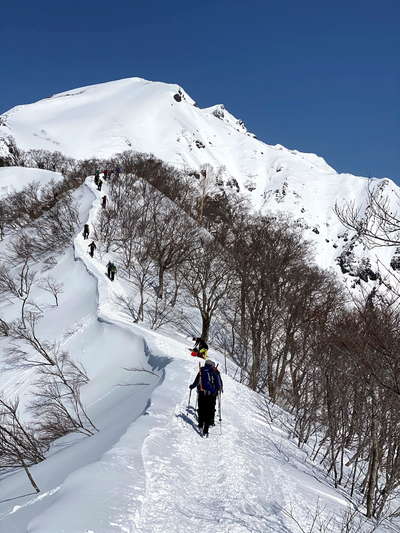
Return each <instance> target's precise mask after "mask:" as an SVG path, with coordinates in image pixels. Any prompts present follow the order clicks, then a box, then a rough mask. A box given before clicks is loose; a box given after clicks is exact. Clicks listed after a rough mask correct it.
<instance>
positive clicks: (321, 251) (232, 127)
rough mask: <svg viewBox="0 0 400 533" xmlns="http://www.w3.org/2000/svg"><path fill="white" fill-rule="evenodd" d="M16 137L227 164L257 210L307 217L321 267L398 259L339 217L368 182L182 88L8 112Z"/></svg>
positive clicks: (360, 199)
mask: <svg viewBox="0 0 400 533" xmlns="http://www.w3.org/2000/svg"><path fill="white" fill-rule="evenodd" d="M9 136H12V137H14V138H15V141H16V144H17V146H18V147H19V148H22V149H30V148H44V149H47V150H53V151H54V150H59V151H61V152H63V153H64V154H66V155H68V156H72V157H75V158H89V157H92V156H97V157H109V156H112V155H113V154H115V153H116V152H121V151H123V150H126V149H133V150H137V151H141V152H149V153H153V154H155V155H156V156H157V157H159V158H161V159H163V160H165V161H167V162H170V163H173V164H174V165H177V166H179V167H185V166H186V167H190V168H198V167H199V166H200V165H201V164H204V163H210V164H211V165H213V166H214V167H216V168H217V167H221V166H222V167H224V171H223V172H222V177H223V178H225V179H224V181H225V187H229V183H231V186H232V182H229V179H230V178H232V177H233V178H235V179H236V180H237V183H238V186H239V189H240V193H241V194H243V195H245V196H246V197H248V198H249V200H250V202H251V205H252V206H253V208H254V210H259V209H261V210H262V211H264V212H265V211H271V210H272V211H277V210H278V211H283V212H285V213H289V214H290V215H292V216H293V217H294V218H295V219H300V220H301V222H300V224H301V226H302V227H303V228H305V235H306V237H307V238H310V239H311V240H312V241H313V242H314V243H315V246H316V256H317V261H318V263H319V264H320V265H321V266H323V267H327V268H334V269H335V270H336V272H337V273H338V274H340V275H341V271H340V269H339V267H338V266H337V261H338V257H339V256H342V257H345V258H346V262H347V264H348V265H349V270H351V271H352V272H357V269H359V268H361V269H362V263H365V262H367V261H368V260H369V261H370V264H371V269H372V270H373V271H376V270H377V261H378V260H381V261H383V263H384V264H385V265H388V264H389V263H390V258H391V256H392V255H393V250H390V249H386V250H381V251H379V252H377V253H375V252H372V253H371V252H369V251H368V250H365V249H364V247H363V246H362V244H361V243H360V242H358V241H357V240H356V239H353V240H352V237H353V235H351V234H350V235H349V234H348V233H346V232H345V230H344V228H343V226H342V225H341V224H340V223H339V222H338V221H337V219H336V217H335V215H334V213H333V207H334V205H335V202H338V203H341V202H343V201H345V200H354V201H355V203H356V204H357V205H364V206H365V201H366V193H367V181H368V180H367V179H366V178H359V177H355V176H352V175H350V174H338V173H337V172H336V171H335V170H334V169H333V168H332V167H330V166H329V165H328V164H327V163H326V162H325V161H324V160H323V159H322V158H321V157H318V156H316V155H314V154H305V153H301V152H298V151H296V150H288V149H286V148H284V147H283V146H280V145H277V146H270V145H267V144H265V143H263V142H261V141H259V140H257V139H256V138H255V137H254V135H253V134H251V133H249V132H247V130H246V128H245V126H244V124H243V122H242V121H240V120H238V119H236V118H235V117H234V116H233V115H231V114H230V113H229V112H228V111H227V110H226V109H225V108H224V106H223V105H216V106H213V107H209V108H206V109H200V108H199V107H197V106H196V104H195V103H194V101H193V100H192V99H191V98H190V96H188V95H187V94H186V93H185V91H184V90H183V89H182V88H181V87H179V86H177V85H172V84H166V83H159V82H150V81H146V80H143V79H140V78H128V79H123V80H118V81H113V82H109V83H102V84H98V85H92V86H88V87H82V88H79V89H73V90H70V91H66V92H63V93H60V94H56V95H54V96H52V97H49V98H46V99H44V100H40V101H38V102H36V103H33V104H29V105H22V106H17V107H15V108H13V109H11V110H10V111H8V112H7V113H5V114H4V115H1V116H0V145H1V144H2V141H1V139H2V138H3V139H4V138H7V137H9ZM2 150H3V151H4V150H7V147H6V146H5V144H4V143H3V144H2ZM0 152H1V150H0ZM378 184H379V186H380V187H383V189H384V191H386V192H387V193H389V194H390V195H392V196H395V195H396V194H398V193H399V189H398V187H397V186H396V185H395V184H394V183H393V182H392V181H390V180H388V179H385V180H376V184H375V185H378ZM233 186H234V185H233ZM349 248H350V249H349ZM360 265H361V267H360Z"/></svg>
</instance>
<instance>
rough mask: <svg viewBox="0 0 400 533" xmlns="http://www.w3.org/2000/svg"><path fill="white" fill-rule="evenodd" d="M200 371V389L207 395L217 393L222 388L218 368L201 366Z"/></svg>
mask: <svg viewBox="0 0 400 533" xmlns="http://www.w3.org/2000/svg"><path fill="white" fill-rule="evenodd" d="M200 372H201V376H200V377H201V388H202V390H203V391H204V392H205V393H206V394H208V395H211V394H218V392H219V391H220V390H221V388H222V384H221V378H220V376H219V372H218V370H215V369H213V368H211V367H210V366H203V367H202V368H201V370H200Z"/></svg>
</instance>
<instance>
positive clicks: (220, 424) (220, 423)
mask: <svg viewBox="0 0 400 533" xmlns="http://www.w3.org/2000/svg"><path fill="white" fill-rule="evenodd" d="M221 415H222V413H221V393H219V394H218V416H219V431H220V435H222V416H221Z"/></svg>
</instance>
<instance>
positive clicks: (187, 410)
mask: <svg viewBox="0 0 400 533" xmlns="http://www.w3.org/2000/svg"><path fill="white" fill-rule="evenodd" d="M191 396H192V389H190V392H189V401H188V404H187V407H186V413H188V412H189V407H190V398H191Z"/></svg>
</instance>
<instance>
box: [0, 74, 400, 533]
mask: <svg viewBox="0 0 400 533" xmlns="http://www.w3.org/2000/svg"><path fill="white" fill-rule="evenodd" d="M0 119H1V120H0V146H1V150H2V151H1V152H0V157H1V162H2V164H3V166H22V167H29V168H39V169H47V170H51V171H53V172H59V173H61V174H63V176H64V178H63V179H62V180H61V181H58V182H56V183H55V182H50V183H49V184H47V185H46V186H44V187H41V186H40V185H39V184H36V185H35V184H31V185H28V186H25V187H22V188H21V189H20V190H16V191H14V192H11V193H7V195H5V196H4V197H3V198H0V215H1V216H0V221H1V224H0V237H1V239H2V240H3V241H4V240H6V239H9V240H10V243H12V246H10V247H8V249H7V251H6V252H5V253H4V252H3V257H2V259H3V264H2V267H1V272H0V293H1V294H4V295H8V297H10V298H12V297H13V298H14V299H16V300H19V301H21V300H22V301H23V300H24V297H25V296H26V298H25V303H26V302H28V301H29V298H30V296H29V294H30V293H31V292H32V290H33V289H32V285H33V284H34V283H35V282H34V277H32V275H31V274H32V272H34V270H35V266H34V265H35V264H39V263H40V262H42V263H46V262H48V261H49V256H53V254H54V253H60V252H61V251H62V250H65V249H66V247H67V246H68V242H69V240H71V239H72V237H73V235H75V234H76V233H77V232H79V231H80V229H81V228H80V226H81V225H82V221H81V220H80V219H79V211H80V206H79V204H78V203H77V201H76V198H75V196H74V195H75V193H76V192H77V191H80V190H81V189H82V187H89V186H92V185H93V175H94V174H95V173H96V170H98V169H101V170H102V171H103V170H105V171H106V172H105V173H103V174H101V178H100V181H101V183H104V185H105V186H106V187H107V197H106V200H107V203H105V201H104V202H103V204H102V208H99V210H98V212H96V217H95V219H94V220H93V222H92V223H91V229H90V231H91V238H93V239H94V240H95V241H96V243H97V245H96V246H97V247H96V252H95V253H96V254H98V255H99V257H101V258H102V257H109V256H110V255H112V258H113V262H114V263H115V265H116V271H117V273H118V274H117V276H118V277H119V278H121V279H123V280H124V283H125V284H126V287H128V291H127V292H126V293H124V294H122V293H121V294H120V295H119V296H118V299H117V300H116V301H115V302H114V303H115V306H116V307H117V308H118V310H119V313H121V314H122V315H123V316H124V317H125V318H126V320H127V321H128V322H129V323H130V324H135V325H138V326H140V325H143V326H146V327H148V328H150V329H152V330H160V331H161V330H162V331H166V330H173V331H175V332H178V333H179V334H181V335H192V332H193V330H194V329H198V331H199V334H200V336H201V337H202V338H203V339H206V340H208V341H209V342H210V344H212V346H213V347H214V348H215V349H216V350H218V352H219V353H221V354H223V356H224V357H225V371H226V372H228V366H229V365H228V363H227V361H231V362H233V363H234V365H235V368H236V371H235V374H234V378H235V379H236V380H237V381H239V382H240V383H242V384H243V385H246V386H247V387H248V388H250V389H251V390H252V391H255V392H257V393H260V394H261V395H263V396H264V397H267V398H268V399H269V401H271V402H272V403H273V404H277V405H279V406H281V407H283V408H284V409H286V410H288V411H290V413H291V415H292V420H293V429H292V434H291V436H292V438H294V439H295V441H296V444H297V445H298V446H299V447H301V448H303V449H305V450H307V453H308V454H309V456H311V458H312V459H313V460H318V461H320V462H321V464H323V465H324V468H325V470H326V472H327V474H328V475H329V476H330V479H331V480H332V483H333V484H334V486H335V487H336V488H337V487H342V488H343V490H346V491H347V493H348V494H349V495H350V496H351V497H352V498H354V500H355V501H357V502H358V503H359V505H360V506H362V508H363V511H364V513H365V515H366V516H367V517H368V518H371V519H375V520H379V519H382V518H383V517H387V516H388V515H392V518H393V516H394V515H395V513H394V511H393V507H392V505H393V498H396V497H397V496H398V493H397V491H398V487H399V485H400V462H399V460H398V458H399V457H400V444H399V443H400V441H399V435H400V409H399V408H400V388H399V383H398V376H399V375H400V357H399V355H398V345H399V342H400V333H399V332H400V328H399V325H400V324H399V323H400V311H399V308H398V291H397V286H398V283H397V280H396V278H395V275H394V274H395V270H396V269H397V262H396V253H397V252H396V251H395V250H396V245H397V244H400V243H397V240H396V239H397V235H398V234H397V233H396V228H397V229H399V228H400V226H399V225H397V226H396V224H398V219H397V218H396V216H397V212H398V209H397V205H398V201H397V198H396V196H395V195H396V194H397V187H396V185H395V184H394V183H393V182H391V181H390V180H388V179H385V180H375V179H374V180H368V179H366V178H357V177H354V176H351V175H348V174H337V173H336V172H335V171H334V170H333V169H332V168H331V167H329V166H328V165H327V164H326V163H325V162H324V161H323V160H322V159H321V158H319V157H317V156H315V155H313V154H302V153H300V152H297V151H293V150H287V149H285V148H283V147H282V146H268V145H266V144H264V143H262V142H261V141H259V140H257V139H256V138H255V137H254V135H252V134H250V133H249V132H247V130H246V128H245V126H244V124H243V122H241V121H239V120H237V119H235V117H233V116H232V115H231V114H230V113H228V112H227V111H226V110H225V109H224V107H223V106H221V105H220V106H214V107H212V108H207V109H200V108H198V107H197V106H196V105H195V103H194V101H193V100H192V99H191V98H190V97H189V96H188V95H187V94H186V93H185V92H184V91H183V89H181V88H180V87H177V86H174V85H167V84H162V83H153V82H148V81H145V80H141V79H139V78H132V79H128V80H120V81H116V82H111V83H107V84H101V85H95V86H90V87H85V88H82V89H75V90H72V91H68V92H66V93H61V94H58V95H54V96H52V97H50V98H48V99H45V100H41V101H40V102H37V103H35V104H31V105H26V106H19V107H17V108H14V109H12V110H10V111H9V112H8V113H6V114H5V115H3V116H2V117H0ZM85 180H86V182H85ZM0 185H1V184H0ZM100 188H101V186H100ZM98 190H100V189H98ZM388 193H390V195H389V196H388ZM385 213H386V215H388V214H389V213H390V216H391V218H390V220H388V219H387V218H385ZM388 224H389V225H388ZM390 224H391V225H390ZM390 228H394V229H393V231H392V232H390ZM379 239H380V242H381V243H382V244H383V245H384V246H381V247H380V248H377V249H372V248H371V243H373V242H378V241H379ZM93 242H94V241H93ZM92 255H93V253H92ZM49 264H50V263H49ZM12 265H17V270H16V269H15V267H14V266H12ZM18 279H20V280H22V282H23V283H25V285H24V286H23V287H22V289H21V290H18V286H17V280H18ZM49 283H50V285H49ZM47 287H48V290H49V291H50V292H51V293H52V294H53V296H54V295H55V296H54V297H55V298H56V297H57V294H58V293H59V291H57V285H56V284H55V283H52V282H51V281H50V282H48V285H47ZM13 291H14V292H13ZM25 303H24V305H25ZM31 306H32V302H31ZM24 309H25V308H24V306H22V307H21V316H20V317H19V318H18V319H14V320H9V319H7V318H6V317H1V316H0V319H1V320H0V331H1V334H2V336H3V337H4V338H6V339H8V340H10V341H13V342H18V343H24V342H25V343H26V342H28V343H30V346H31V348H33V350H36V352H37V353H39V354H40V353H41V356H42V357H43V356H44V354H45V355H46V354H47V355H49V354H50V355H49V357H50V360H51V362H50V366H51V367H54V366H55V367H56V368H55V370H57V369H58V368H61V371H60V372H61V374H60V372H59V373H58V374H57V372H55V371H54V370H52V372H50V374H51V375H52V376H53V377H54V376H55V377H54V379H58V380H61V382H63V379H64V373H63V372H64V367H65V372H69V373H70V374H71V375H72V376H73V378H72V379H73V380H75V383H76V384H77V387H76V389H74V390H75V394H76V395H77V396H76V398H77V399H76V398H74V401H75V406H77V407H76V409H77V411H76V413H75V418H74V420H75V421H76V420H78V421H80V420H83V422H82V423H81V425H79V423H78V422H77V423H76V425H75V426H74V424H73V423H69V424H67V423H65V425H64V427H62V428H60V427H59V426H57V425H56V424H55V423H54V425H53V424H52V421H53V419H52V416H54V417H56V416H57V413H52V412H51V410H50V411H47V412H46V405H45V406H44V411H45V418H46V422H47V423H46V424H42V426H41V427H42V430H41V431H39V432H37V433H36V434H31V433H29V439H28V442H27V443H25V447H24V448H23V449H22V450H21V448H18V443H17V445H16V451H14V452H13V453H14V455H11V459H10V454H8V456H7V458H8V459H7V460H8V461H9V463H10V461H14V460H15V457H17V458H19V459H18V461H19V464H20V466H22V467H24V468H26V469H28V468H29V467H30V466H32V465H35V464H38V463H40V462H42V461H43V460H44V458H45V456H46V453H47V451H48V449H49V446H50V443H51V442H53V441H54V440H55V439H56V438H60V437H62V436H63V435H66V434H67V433H69V432H71V431H74V430H77V431H81V432H82V433H84V434H85V435H93V434H95V433H96V432H97V427H95V425H94V422H92V419H91V418H89V415H87V413H86V411H85V409H84V407H83V405H82V403H80V395H79V389H80V387H83V386H85V385H86V383H87V382H88V381H89V379H90V377H89V376H88V375H87V374H86V373H85V372H83V371H81V370H80V368H79V366H76V365H75V363H74V362H73V361H72V360H70V359H69V357H68V356H66V355H60V354H58V352H57V349H56V347H55V345H54V346H53V345H52V344H51V343H46V342H45V341H43V342H40V339H39V340H38V336H37V333H36V329H35V328H36V323H37V320H39V318H38V317H37V316H36V315H35V314H34V313H33V314H32V309H30V310H28V311H26V309H25V310H24ZM43 346H48V347H49V350H50V351H46V350H43ZM41 350H42V352H41ZM52 350H53V352H52ZM52 354H53V355H52ZM11 355H12V354H11ZM17 355H19V356H20V357H22V358H23V357H24V356H21V351H20V352H18V354H16V353H14V356H13V357H11V359H10V361H11V364H12V362H13V361H14V362H15V358H16V356H17ZM25 362H26V363H27V362H28V361H27V360H25ZM46 365H47V363H46ZM57 365H58V366H57ZM63 365H64V366H63ZM46 372H47V367H46ZM79 372H81V373H79ZM60 375H61V377H60ZM65 381H66V382H68V379H67V378H65ZM65 381H64V382H63V383H64V385H65ZM77 391H78V392H77ZM5 405H6V406H7V405H9V404H7V403H5ZM13 405H14V404H13ZM35 405H36V411H35V412H40V407H41V406H40V405H39V409H38V408H37V405H38V404H37V403H36V404H35ZM0 406H1V404H0ZM47 407H48V406H47ZM33 408H35V406H34V407H33ZM15 410H16V408H15ZM85 432H86V433H85ZM0 434H1V425H0ZM32 449H33V450H34V451H35V450H36V451H37V453H36V455H35V453H32ZM39 452H40V453H39ZM18 454H19V455H18ZM21 458H22V459H21ZM9 463H7V464H6V465H5V466H9ZM0 466H2V465H1V464H0ZM348 531H351V529H348ZM354 531H355V530H354Z"/></svg>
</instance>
